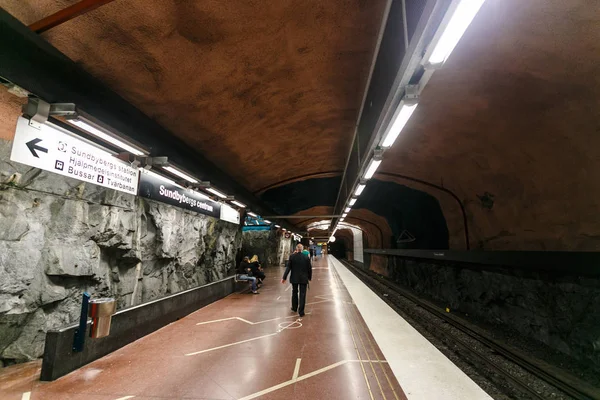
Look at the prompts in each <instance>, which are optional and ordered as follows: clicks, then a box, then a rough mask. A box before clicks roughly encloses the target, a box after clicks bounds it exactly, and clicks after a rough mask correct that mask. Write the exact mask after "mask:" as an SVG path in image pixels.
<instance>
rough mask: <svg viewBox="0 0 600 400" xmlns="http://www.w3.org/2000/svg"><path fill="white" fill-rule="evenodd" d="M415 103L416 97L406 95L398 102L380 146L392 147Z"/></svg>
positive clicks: (413, 109)
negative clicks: (410, 97)
mask: <svg viewBox="0 0 600 400" xmlns="http://www.w3.org/2000/svg"><path fill="white" fill-rule="evenodd" d="M417 104H418V103H417V99H408V98H406V97H405V98H404V99H403V100H402V101H401V102H400V104H399V105H398V108H397V109H396V112H395V113H394V116H393V117H392V123H390V125H389V127H388V130H387V132H386V133H385V135H384V136H383V140H382V141H381V147H383V148H390V147H392V145H393V144H394V142H395V141H396V139H397V138H398V135H400V132H401V131H402V129H404V126H405V125H406V123H407V122H408V120H409V118H410V116H411V115H412V114H413V112H414V111H415V108H417ZM377 166H379V165H377ZM376 169H377V168H376ZM374 172H375V171H373V173H374Z"/></svg>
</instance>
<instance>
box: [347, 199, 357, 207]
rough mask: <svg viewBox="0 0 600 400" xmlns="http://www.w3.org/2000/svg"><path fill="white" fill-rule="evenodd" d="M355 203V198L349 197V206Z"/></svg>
mask: <svg viewBox="0 0 600 400" xmlns="http://www.w3.org/2000/svg"><path fill="white" fill-rule="evenodd" d="M355 203H356V199H355V198H354V197H353V198H351V199H350V203H348V205H349V206H351V207H352V206H353V205H354V204H355Z"/></svg>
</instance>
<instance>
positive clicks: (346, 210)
mask: <svg viewBox="0 0 600 400" xmlns="http://www.w3.org/2000/svg"><path fill="white" fill-rule="evenodd" d="M350 210H352V209H351V208H350V207H346V209H345V210H344V212H345V213H349V212H350Z"/></svg>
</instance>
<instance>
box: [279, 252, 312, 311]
mask: <svg viewBox="0 0 600 400" xmlns="http://www.w3.org/2000/svg"><path fill="white" fill-rule="evenodd" d="M303 249H304V246H302V245H301V244H299V245H298V246H296V252H295V253H294V254H292V255H291V256H290V259H289V262H288V265H287V268H286V269H285V273H284V274H283V278H282V279H281V283H285V281H286V280H287V277H288V274H289V273H290V272H291V273H292V274H291V276H290V283H291V284H292V311H293V312H298V314H299V315H300V316H301V317H304V304H305V303H306V286H307V285H308V282H309V281H310V280H311V279H312V265H311V263H310V259H309V258H308V256H307V255H306V254H304V253H303V252H302V250H303ZM298 295H299V297H300V298H299V299H298Z"/></svg>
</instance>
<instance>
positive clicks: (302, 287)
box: [292, 283, 306, 315]
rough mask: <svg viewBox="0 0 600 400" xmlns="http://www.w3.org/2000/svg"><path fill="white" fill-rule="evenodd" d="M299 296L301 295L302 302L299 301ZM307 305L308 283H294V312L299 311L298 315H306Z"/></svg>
mask: <svg viewBox="0 0 600 400" xmlns="http://www.w3.org/2000/svg"><path fill="white" fill-rule="evenodd" d="M298 292H299V293H298ZM298 295H300V301H298ZM305 303H306V283H292V310H294V311H295V310H298V314H300V315H304V304H305Z"/></svg>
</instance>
